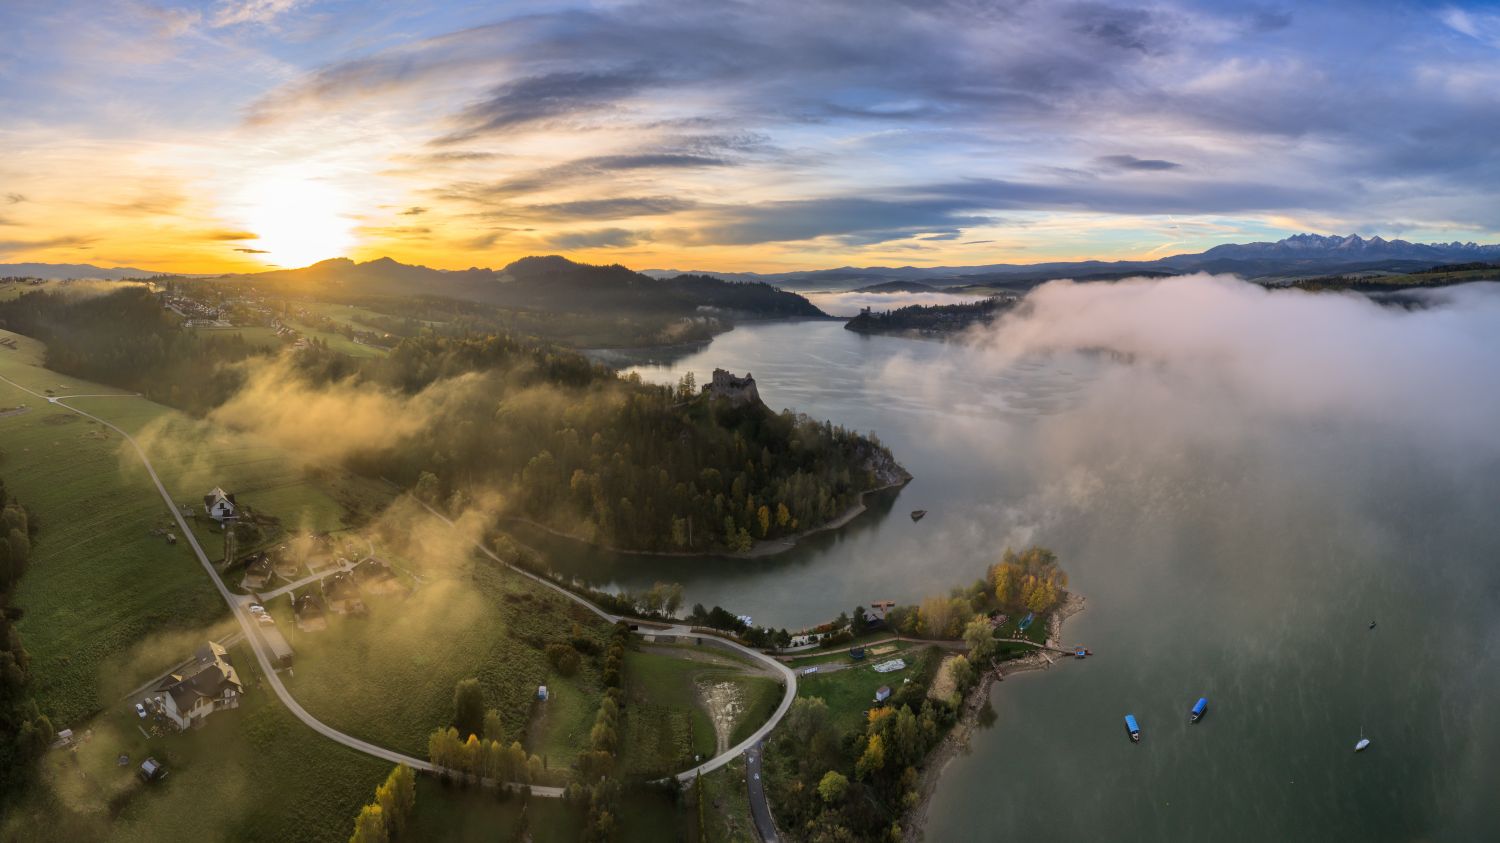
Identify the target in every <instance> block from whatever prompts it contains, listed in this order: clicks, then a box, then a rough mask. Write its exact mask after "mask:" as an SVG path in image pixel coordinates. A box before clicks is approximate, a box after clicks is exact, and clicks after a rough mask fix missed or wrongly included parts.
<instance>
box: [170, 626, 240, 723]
mask: <svg viewBox="0 0 1500 843" xmlns="http://www.w3.org/2000/svg"><path fill="white" fill-rule="evenodd" d="M244 692H245V688H244V686H243V685H241V684H240V675H239V673H237V672H236V671H235V669H234V665H232V664H230V662H229V654H228V652H227V651H226V650H225V649H224V648H223V647H222V646H220V645H218V644H215V643H213V642H212V641H210V642H209V643H207V644H205V645H204V646H203V647H200V648H199V649H198V652H197V654H196V655H195V657H194V659H193V662H192V664H189V665H188V666H187V667H185V668H183V670H182V672H181V673H174V674H172V675H170V676H168V677H167V678H166V679H165V680H164V681H163V682H162V683H161V684H160V685H159V686H157V688H156V691H155V693H156V694H157V696H156V697H155V699H156V702H157V704H158V705H159V706H160V709H161V713H162V714H164V715H165V716H166V717H167V719H169V720H171V721H172V722H173V723H176V724H177V726H178V727H179V728H183V729H186V728H187V727H188V726H190V725H192V724H193V722H194V721H199V722H201V721H202V720H203V718H205V717H207V716H208V715H210V714H213V713H214V712H215V711H218V710H220V709H224V708H239V705H240V695H241V694H243V693H244Z"/></svg>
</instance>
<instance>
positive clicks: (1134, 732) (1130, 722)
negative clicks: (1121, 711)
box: [1125, 714, 1141, 743]
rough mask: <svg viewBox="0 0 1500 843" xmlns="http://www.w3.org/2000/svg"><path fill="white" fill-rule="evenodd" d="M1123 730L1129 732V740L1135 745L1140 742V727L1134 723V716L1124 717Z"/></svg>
mask: <svg viewBox="0 0 1500 843" xmlns="http://www.w3.org/2000/svg"><path fill="white" fill-rule="evenodd" d="M1125 728H1126V729H1129V730H1130V739H1131V740H1132V741H1134V742H1136V743H1140V742H1141V727H1140V724H1138V723H1136V722H1135V715H1134V714H1127V715H1125Z"/></svg>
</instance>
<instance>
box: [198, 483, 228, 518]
mask: <svg viewBox="0 0 1500 843" xmlns="http://www.w3.org/2000/svg"><path fill="white" fill-rule="evenodd" d="M203 511H204V512H206V513H208V517H209V518H212V519H213V520H215V521H218V522H220V523H223V521H224V519H225V518H233V517H234V514H235V504H234V495H231V494H229V493H228V492H226V491H224V490H223V489H221V488H219V487H218V486H215V487H214V488H213V491H211V492H209V493H208V494H206V495H204V496H203Z"/></svg>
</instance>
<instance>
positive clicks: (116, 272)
mask: <svg viewBox="0 0 1500 843" xmlns="http://www.w3.org/2000/svg"><path fill="white" fill-rule="evenodd" d="M156 274H157V273H155V272H151V271H149V270H145V269H132V268H131V267H128V266H114V267H105V266H94V265H93V264H88V263H0V277H21V278H46V279H48V280H51V281H66V280H71V279H75V278H99V279H102V280H105V281H119V280H121V279H123V278H149V277H151V276H152V275H156Z"/></svg>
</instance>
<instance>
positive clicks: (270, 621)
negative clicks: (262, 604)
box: [255, 614, 276, 626]
mask: <svg viewBox="0 0 1500 843" xmlns="http://www.w3.org/2000/svg"><path fill="white" fill-rule="evenodd" d="M255 619H256V620H257V621H260V625H261V626H275V625H276V619H275V618H273V617H271V616H270V615H267V614H259V615H256V616H255Z"/></svg>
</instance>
